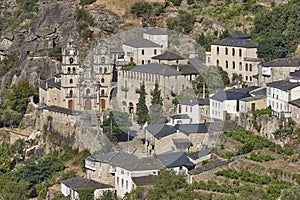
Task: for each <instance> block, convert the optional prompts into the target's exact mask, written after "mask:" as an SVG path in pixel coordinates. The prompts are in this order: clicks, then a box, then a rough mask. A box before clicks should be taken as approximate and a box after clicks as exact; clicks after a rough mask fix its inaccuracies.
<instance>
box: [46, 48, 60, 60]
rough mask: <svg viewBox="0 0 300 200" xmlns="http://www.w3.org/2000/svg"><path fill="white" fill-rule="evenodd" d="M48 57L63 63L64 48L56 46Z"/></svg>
mask: <svg viewBox="0 0 300 200" xmlns="http://www.w3.org/2000/svg"><path fill="white" fill-rule="evenodd" d="M48 56H49V57H50V58H54V59H55V60H58V61H62V47H61V46H55V47H54V48H53V49H51V50H50V51H49V53H48Z"/></svg>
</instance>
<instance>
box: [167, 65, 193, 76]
mask: <svg viewBox="0 0 300 200" xmlns="http://www.w3.org/2000/svg"><path fill="white" fill-rule="evenodd" d="M170 67H171V68H173V69H174V70H176V71H177V69H178V70H179V73H180V74H183V75H191V74H192V75H193V74H199V69H197V68H196V67H195V66H193V65H190V64H179V65H170Z"/></svg>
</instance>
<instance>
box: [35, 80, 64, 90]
mask: <svg viewBox="0 0 300 200" xmlns="http://www.w3.org/2000/svg"><path fill="white" fill-rule="evenodd" d="M55 79H56V78H51V79H49V80H45V81H43V82H42V83H41V86H40V87H41V88H42V89H43V90H47V89H48V88H57V89H60V88H61V82H60V81H57V82H56V81H55ZM46 86H47V87H46Z"/></svg>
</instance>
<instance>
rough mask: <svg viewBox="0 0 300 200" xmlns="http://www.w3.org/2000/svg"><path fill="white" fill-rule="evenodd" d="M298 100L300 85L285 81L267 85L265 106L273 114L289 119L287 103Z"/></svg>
mask: <svg viewBox="0 0 300 200" xmlns="http://www.w3.org/2000/svg"><path fill="white" fill-rule="evenodd" d="M298 98H300V83H298V82H289V81H285V80H281V81H275V82H271V83H267V106H271V108H272V110H273V111H274V114H275V115H277V116H281V117H290V112H291V110H290V108H289V101H293V100H295V99H298Z"/></svg>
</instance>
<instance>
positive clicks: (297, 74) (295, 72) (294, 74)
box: [290, 70, 300, 77]
mask: <svg viewBox="0 0 300 200" xmlns="http://www.w3.org/2000/svg"><path fill="white" fill-rule="evenodd" d="M290 76H292V77H300V70H296V71H294V72H290Z"/></svg>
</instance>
